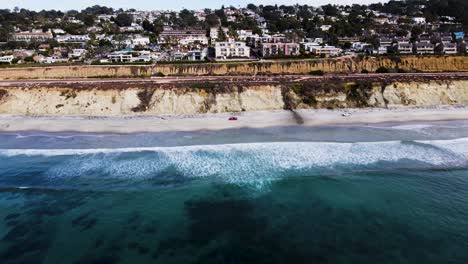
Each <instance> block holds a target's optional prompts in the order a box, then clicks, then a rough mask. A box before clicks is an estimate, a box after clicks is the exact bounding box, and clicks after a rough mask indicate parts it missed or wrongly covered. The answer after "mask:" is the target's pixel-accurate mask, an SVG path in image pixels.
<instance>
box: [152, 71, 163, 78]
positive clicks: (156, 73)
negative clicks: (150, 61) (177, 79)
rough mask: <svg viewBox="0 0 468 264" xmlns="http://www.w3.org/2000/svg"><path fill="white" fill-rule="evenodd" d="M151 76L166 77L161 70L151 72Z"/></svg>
mask: <svg viewBox="0 0 468 264" xmlns="http://www.w3.org/2000/svg"><path fill="white" fill-rule="evenodd" d="M153 77H166V75H165V74H164V73H162V72H155V73H153Z"/></svg>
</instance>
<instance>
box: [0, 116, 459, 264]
mask: <svg viewBox="0 0 468 264" xmlns="http://www.w3.org/2000/svg"><path fill="white" fill-rule="evenodd" d="M0 239H1V240H0V263H2V264H9V263H392V264H393V263H460V264H462V263H468V124H467V123H464V122H437V123H425V124H406V125H401V124H382V125H379V126H374V127H370V126H337V127H321V128H301V127H287V128H274V129H265V130H236V131H220V132H209V131H201V132H196V133H164V134H132V135H112V134H109V135H104V134H72V133H41V132H28V133H16V134H12V133H10V134H0Z"/></svg>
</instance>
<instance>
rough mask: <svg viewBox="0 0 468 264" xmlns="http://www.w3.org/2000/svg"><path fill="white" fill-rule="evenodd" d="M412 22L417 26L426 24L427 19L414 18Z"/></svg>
mask: <svg viewBox="0 0 468 264" xmlns="http://www.w3.org/2000/svg"><path fill="white" fill-rule="evenodd" d="M411 20H412V21H413V23H415V24H419V25H422V24H426V18H425V17H413V18H411Z"/></svg>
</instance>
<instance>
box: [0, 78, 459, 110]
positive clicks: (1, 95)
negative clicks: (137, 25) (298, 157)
mask: <svg viewBox="0 0 468 264" xmlns="http://www.w3.org/2000/svg"><path fill="white" fill-rule="evenodd" d="M441 104H442V105H454V104H468V79H466V78H463V77H460V78H456V79H446V80H438V79H437V78H430V77H424V78H420V79H417V80H406V79H398V78H394V79H364V80H363V79H356V78H324V79H317V80H307V81H284V80H281V81H272V82H270V83H262V84H258V83H256V82H248V81H246V82H244V83H223V82H206V83H190V82H183V83H174V84H164V85H162V84H158V83H153V82H138V81H134V82H128V83H118V84H116V83H110V82H109V83H93V82H88V83H65V82H64V83H53V84H41V83H38V84H27V85H26V84H14V83H13V84H10V85H4V86H2V87H0V114H24V115H89V116H104V115H106V116H112V115H148V114H153V115H180V114H184V115H190V114H201V113H221V112H240V111H257V110H280V109H304V108H329V109H335V108H346V107H398V106H431V105H441Z"/></svg>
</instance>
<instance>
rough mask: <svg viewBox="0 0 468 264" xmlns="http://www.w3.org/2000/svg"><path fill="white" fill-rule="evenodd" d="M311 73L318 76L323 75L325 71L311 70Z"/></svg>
mask: <svg viewBox="0 0 468 264" xmlns="http://www.w3.org/2000/svg"><path fill="white" fill-rule="evenodd" d="M309 74H310V75H316V76H323V75H324V74H325V73H324V72H323V71H322V70H317V71H311V72H309Z"/></svg>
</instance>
